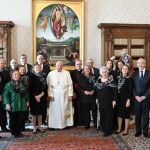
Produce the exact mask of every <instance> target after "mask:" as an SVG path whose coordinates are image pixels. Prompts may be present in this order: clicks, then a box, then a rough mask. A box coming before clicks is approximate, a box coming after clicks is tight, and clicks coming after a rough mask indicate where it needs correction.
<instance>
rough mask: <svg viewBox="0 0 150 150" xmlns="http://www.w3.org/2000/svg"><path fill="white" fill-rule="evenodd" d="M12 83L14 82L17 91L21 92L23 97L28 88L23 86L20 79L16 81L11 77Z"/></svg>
mask: <svg viewBox="0 0 150 150" xmlns="http://www.w3.org/2000/svg"><path fill="white" fill-rule="evenodd" d="M11 83H12V85H13V86H14V88H15V92H16V93H20V96H21V97H23V96H24V94H25V92H26V90H25V89H24V88H23V87H22V86H21V82H20V80H17V81H16V80H13V79H11Z"/></svg>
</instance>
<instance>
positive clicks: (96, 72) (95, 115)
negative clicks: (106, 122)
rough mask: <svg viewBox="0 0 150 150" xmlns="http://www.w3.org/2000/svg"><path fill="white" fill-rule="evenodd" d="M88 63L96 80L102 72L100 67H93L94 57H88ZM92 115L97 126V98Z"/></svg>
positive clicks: (93, 104)
mask: <svg viewBox="0 0 150 150" xmlns="http://www.w3.org/2000/svg"><path fill="white" fill-rule="evenodd" d="M86 65H88V66H89V67H90V68H91V72H92V74H93V75H94V76H95V81H96V80H97V79H98V77H99V76H100V73H99V69H98V68H95V67H93V65H94V60H93V59H92V58H87V60H86ZM92 117H93V123H94V127H95V128H97V104H96V98H95V103H92Z"/></svg>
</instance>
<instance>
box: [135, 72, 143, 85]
mask: <svg viewBox="0 0 150 150" xmlns="http://www.w3.org/2000/svg"><path fill="white" fill-rule="evenodd" d="M144 76H145V75H144ZM135 82H136V83H137V85H138V86H140V75H139V71H137V72H136V75H135Z"/></svg>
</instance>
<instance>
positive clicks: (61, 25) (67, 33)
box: [32, 0, 84, 70]
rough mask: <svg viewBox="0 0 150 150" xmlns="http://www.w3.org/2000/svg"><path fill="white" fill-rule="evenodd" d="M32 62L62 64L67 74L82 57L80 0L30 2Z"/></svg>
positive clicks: (82, 0)
mask: <svg viewBox="0 0 150 150" xmlns="http://www.w3.org/2000/svg"><path fill="white" fill-rule="evenodd" d="M32 24H33V62H36V56H37V54H42V55H43V56H44V58H45V63H48V64H50V65H51V66H52V67H53V66H55V63H56V61H59V60H60V61H63V62H64V65H65V68H66V69H68V70H71V69H72V68H73V66H74V62H75V60H76V59H78V58H79V59H81V60H83V57H84V56H83V55H84V0H32Z"/></svg>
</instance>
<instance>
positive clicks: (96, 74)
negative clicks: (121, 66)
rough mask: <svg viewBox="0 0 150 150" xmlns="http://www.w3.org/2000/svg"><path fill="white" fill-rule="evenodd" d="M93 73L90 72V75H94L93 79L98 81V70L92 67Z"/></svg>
mask: <svg viewBox="0 0 150 150" xmlns="http://www.w3.org/2000/svg"><path fill="white" fill-rule="evenodd" d="M93 71H94V72H92V74H94V76H95V79H98V77H99V75H100V73H99V69H98V68H95V67H93Z"/></svg>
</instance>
